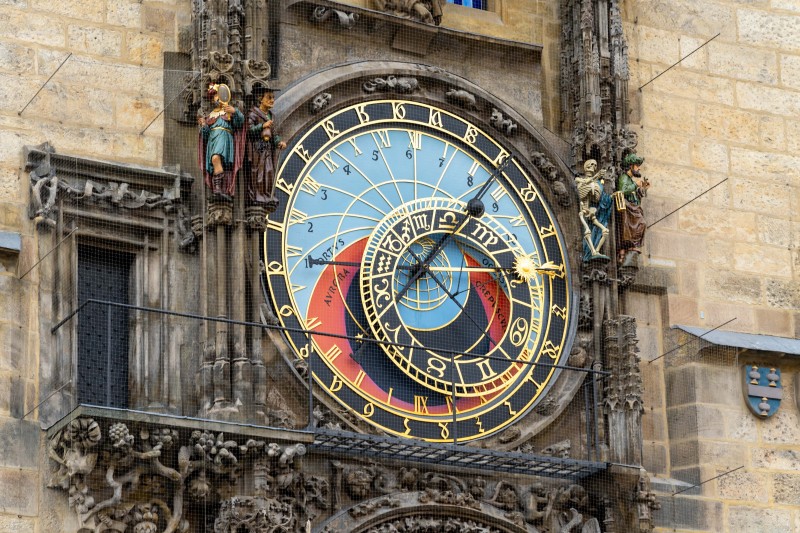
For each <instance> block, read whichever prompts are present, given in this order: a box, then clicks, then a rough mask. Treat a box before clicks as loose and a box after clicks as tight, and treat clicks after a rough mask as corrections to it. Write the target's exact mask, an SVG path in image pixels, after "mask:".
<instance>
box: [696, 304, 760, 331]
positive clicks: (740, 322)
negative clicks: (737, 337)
mask: <svg viewBox="0 0 800 533" xmlns="http://www.w3.org/2000/svg"><path fill="white" fill-rule="evenodd" d="M699 307H700V310H701V311H702V312H703V313H704V315H705V318H704V319H702V320H701V321H700V325H701V326H704V327H707V328H709V329H710V328H715V327H717V326H719V325H720V324H724V323H726V322H728V321H729V320H731V319H732V318H735V319H736V320H734V321H733V322H732V323H730V324H728V325H727V326H726V327H725V328H726V329H731V330H734V331H743V332H749V333H757V331H756V329H755V328H756V319H755V314H754V312H753V306H752V305H751V304H739V305H737V304H732V303H731V302H729V301H711V300H703V301H702V302H701V304H700V306H699Z"/></svg>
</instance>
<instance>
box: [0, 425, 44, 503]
mask: <svg viewBox="0 0 800 533" xmlns="http://www.w3.org/2000/svg"><path fill="white" fill-rule="evenodd" d="M40 435H41V428H40V427H39V424H38V423H36V422H33V421H25V420H13V419H0V449H2V450H3V453H2V454H0V465H1V466H6V467H18V468H32V469H33V468H37V467H38V460H39V458H38V457H37V456H36V453H35V450H38V449H39V436H40ZM0 505H2V504H0Z"/></svg>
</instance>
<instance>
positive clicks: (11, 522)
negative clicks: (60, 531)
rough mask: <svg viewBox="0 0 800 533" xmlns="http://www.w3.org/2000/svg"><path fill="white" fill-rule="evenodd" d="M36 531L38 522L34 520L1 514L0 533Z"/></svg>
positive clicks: (32, 532) (28, 532)
mask: <svg viewBox="0 0 800 533" xmlns="http://www.w3.org/2000/svg"><path fill="white" fill-rule="evenodd" d="M35 531H36V522H35V520H34V519H33V518H27V517H21V516H16V515H5V514H0V533H34V532H35ZM53 531H55V530H53Z"/></svg>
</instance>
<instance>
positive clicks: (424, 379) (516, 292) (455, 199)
mask: <svg viewBox="0 0 800 533" xmlns="http://www.w3.org/2000/svg"><path fill="white" fill-rule="evenodd" d="M287 154H288V155H287V156H286V157H285V158H284V160H283V162H282V164H281V166H280V168H279V174H278V177H277V181H276V195H277V196H278V198H279V200H280V207H279V208H278V209H277V210H276V211H275V213H273V214H272V215H270V220H269V223H268V227H267V233H266V237H265V254H266V263H267V278H268V285H269V293H270V295H271V298H272V304H273V306H274V308H275V311H276V315H277V316H278V317H279V320H280V321H281V325H282V326H284V327H285V328H286V330H285V333H284V334H285V337H286V340H287V341H288V344H289V345H290V347H291V348H292V350H293V351H294V353H295V356H296V357H297V358H298V359H302V360H304V361H305V363H306V365H307V367H308V369H309V371H310V372H311V373H312V375H313V379H314V380H315V382H316V384H317V385H318V386H319V387H320V388H321V389H322V390H323V391H324V394H327V395H329V396H330V397H332V398H333V399H334V400H335V401H337V402H338V403H340V404H341V405H342V406H343V407H345V408H346V409H348V410H350V411H351V412H353V413H354V414H355V415H357V416H358V417H360V418H362V419H363V420H365V421H366V422H368V423H370V424H372V425H374V426H376V427H378V428H380V429H382V430H384V431H385V432H387V433H390V434H393V435H400V436H408V437H416V438H422V439H425V440H429V441H452V440H453V439H457V440H459V441H466V440H472V439H477V438H481V437H485V436H488V435H492V434H494V433H496V432H497V431H500V430H502V429H503V428H506V427H508V425H509V424H511V423H513V422H514V421H515V420H517V419H518V418H519V417H521V416H524V415H525V414H526V413H527V412H528V411H529V410H530V409H531V408H532V407H534V406H535V405H536V404H537V402H539V401H541V399H542V398H544V397H545V395H546V394H547V391H548V388H549V386H550V384H551V383H552V382H553V380H554V379H555V377H556V376H557V375H558V372H559V370H558V368H557V367H558V366H559V364H560V363H561V360H562V357H563V354H564V353H565V351H566V350H567V349H568V339H569V333H570V330H571V328H572V320H573V319H572V312H571V305H572V295H571V293H570V287H571V279H570V269H569V265H568V264H567V262H566V261H567V259H566V254H565V251H564V245H563V238H562V236H561V232H560V230H559V228H558V225H557V223H556V220H555V218H554V216H553V215H552V213H551V211H550V209H549V207H548V206H547V205H546V203H545V202H544V200H543V198H542V196H541V194H540V191H539V190H538V188H537V184H536V182H535V180H534V179H533V178H532V177H531V175H530V174H529V171H528V166H527V165H526V164H525V163H524V162H523V161H521V160H520V159H518V158H517V157H515V156H513V155H512V154H511V153H510V152H509V151H508V150H507V149H505V148H504V147H503V145H502V144H501V143H499V142H498V141H496V140H495V139H493V138H492V137H491V136H490V135H488V134H487V133H485V132H484V131H483V130H481V129H480V128H478V127H477V126H476V125H474V124H472V123H470V122H468V121H466V120H464V119H463V118H461V117H459V116H457V115H455V114H451V113H448V112H447V111H445V110H442V109H438V108H436V107H433V106H429V105H425V104H421V103H415V102H410V101H401V100H382V101H373V102H369V103H365V104H359V105H355V106H351V107H347V108H344V109H342V110H339V111H336V112H334V113H332V114H330V115H329V116H327V117H325V118H323V119H322V120H321V121H320V122H318V123H317V124H315V125H313V126H311V127H310V128H309V129H308V130H306V131H305V132H303V133H302V134H300V135H299V136H297V138H296V139H295V141H294V142H293V143H292V145H291V146H290V148H289V150H288V152H287Z"/></svg>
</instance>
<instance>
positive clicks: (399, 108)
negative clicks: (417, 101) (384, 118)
mask: <svg viewBox="0 0 800 533" xmlns="http://www.w3.org/2000/svg"><path fill="white" fill-rule="evenodd" d="M392 116H393V117H394V119H395V120H403V119H404V118H406V108H405V106H404V105H403V104H402V103H401V102H392Z"/></svg>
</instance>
